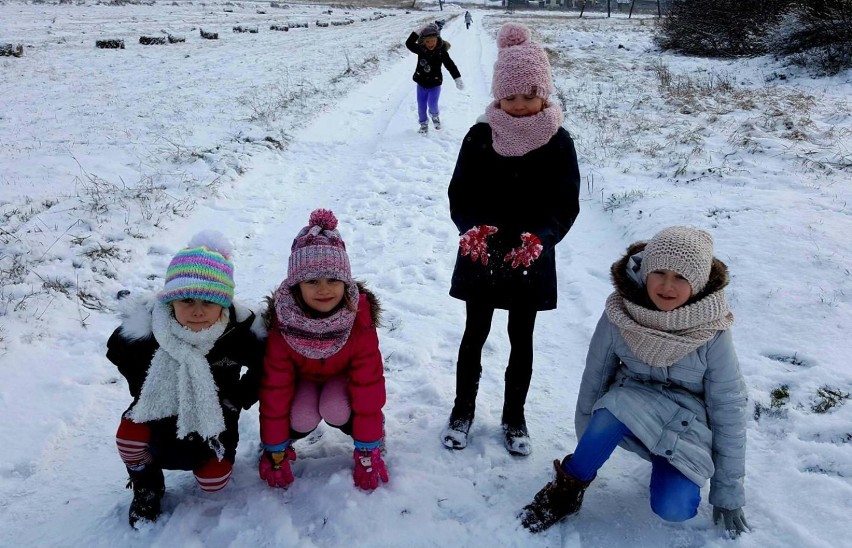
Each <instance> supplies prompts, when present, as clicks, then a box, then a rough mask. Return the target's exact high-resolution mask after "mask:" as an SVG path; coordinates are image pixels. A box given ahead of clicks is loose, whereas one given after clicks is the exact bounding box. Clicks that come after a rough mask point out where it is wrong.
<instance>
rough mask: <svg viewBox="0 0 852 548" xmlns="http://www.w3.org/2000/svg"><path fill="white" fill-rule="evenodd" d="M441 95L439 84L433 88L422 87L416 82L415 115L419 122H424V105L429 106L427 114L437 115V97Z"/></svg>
mask: <svg viewBox="0 0 852 548" xmlns="http://www.w3.org/2000/svg"><path fill="white" fill-rule="evenodd" d="M440 96H441V86H435V87H433V88H424V87H423V86H421V85H420V84H417V115H418V116H419V120H420V123H421V124H425V123H426V107H427V106H428V107H429V115H430V116H432V117H435V116H437V115H438V114H439V113H438V97H440Z"/></svg>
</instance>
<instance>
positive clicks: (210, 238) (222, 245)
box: [187, 230, 234, 260]
mask: <svg viewBox="0 0 852 548" xmlns="http://www.w3.org/2000/svg"><path fill="white" fill-rule="evenodd" d="M202 246H203V247H206V248H207V249H208V250H209V251H215V252H216V253H219V254H220V255H222V256H223V257H225V258H226V259H228V260H230V259H231V255H233V253H234V248H233V246H232V245H231V242H230V241H228V238H226V237H225V235H224V234H222V233H221V232H219V231H218V230H202V231H201V232H199V233H198V234H196V235H195V236H193V237H192V239H191V240H190V241H189V244H187V247H189V248H193V247H202Z"/></svg>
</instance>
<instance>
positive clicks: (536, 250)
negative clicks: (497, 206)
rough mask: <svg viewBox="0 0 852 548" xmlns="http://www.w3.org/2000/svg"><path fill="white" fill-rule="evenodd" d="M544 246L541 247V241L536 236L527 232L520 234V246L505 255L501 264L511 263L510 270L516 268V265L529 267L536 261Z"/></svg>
mask: <svg viewBox="0 0 852 548" xmlns="http://www.w3.org/2000/svg"><path fill="white" fill-rule="evenodd" d="M543 249H544V246H542V245H541V240H539V239H538V236H536V235H535V234H531V233H529V232H524V233H523V234H521V245H520V246H518V247H516V248H515V249H513V250H512V251H510V252H508V253H506V256H505V257H503V262H507V263H508V262H511V263H512V268H518V265H521V264H522V265H524V266H525V267H528V268H529V266H530V264H532V262H533V261H534V260H536V259H538V257H539V255H541V251H542V250H543Z"/></svg>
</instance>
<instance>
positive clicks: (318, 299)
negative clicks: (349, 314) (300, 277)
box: [299, 278, 346, 314]
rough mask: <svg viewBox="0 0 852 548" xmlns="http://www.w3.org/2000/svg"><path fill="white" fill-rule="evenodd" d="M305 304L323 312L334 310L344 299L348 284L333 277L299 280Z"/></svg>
mask: <svg viewBox="0 0 852 548" xmlns="http://www.w3.org/2000/svg"><path fill="white" fill-rule="evenodd" d="M299 289H300V290H301V291H302V299H304V301H305V304H306V305H308V306H309V307H311V308H312V309H313V310H316V311H317V312H319V313H321V314H326V313H328V312H331V311H332V310H334V309H335V308H336V307H337V305H339V304H340V301H342V300H343V292H344V291H345V289H346V284H345V283H343V282H342V281H341V280H335V279H332V278H319V279H317V280H307V281H304V282H299Z"/></svg>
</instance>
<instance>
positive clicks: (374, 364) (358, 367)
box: [349, 324, 387, 443]
mask: <svg viewBox="0 0 852 548" xmlns="http://www.w3.org/2000/svg"><path fill="white" fill-rule="evenodd" d="M357 336H358V340H357V341H354V342H355V343H356V344H355V345H354V348H353V354H352V363H351V364H350V366H349V397H350V399H351V401H352V416H353V418H352V438H353V439H355V441H358V442H363V443H373V442H376V441H379V440H380V439H381V438H382V430H383V422H384V417H383V415H382V408H383V407H384V406H385V401H386V399H387V395H386V393H385V374H384V363H383V361H382V354H381V352H380V351H379V336H378V333H377V332H376V327H375V326H374V325H372V324H370V325H362V326H360V329H359V330H358V333H357Z"/></svg>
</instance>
